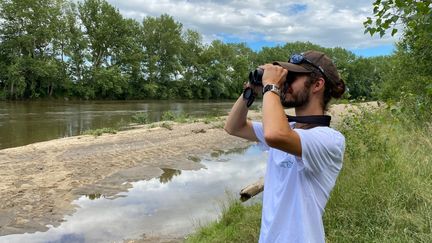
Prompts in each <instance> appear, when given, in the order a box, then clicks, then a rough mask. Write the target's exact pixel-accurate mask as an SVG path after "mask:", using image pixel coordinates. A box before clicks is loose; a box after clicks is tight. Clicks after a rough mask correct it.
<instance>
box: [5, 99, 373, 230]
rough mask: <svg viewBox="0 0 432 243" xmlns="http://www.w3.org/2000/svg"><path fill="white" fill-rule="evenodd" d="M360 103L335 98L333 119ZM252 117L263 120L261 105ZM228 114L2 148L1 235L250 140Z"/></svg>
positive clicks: (54, 221)
mask: <svg viewBox="0 0 432 243" xmlns="http://www.w3.org/2000/svg"><path fill="white" fill-rule="evenodd" d="M366 105H368V106H369V105H370V106H377V103H376V102H373V103H368V104H366ZM353 109H354V110H355V109H357V108H355V107H354V108H353V107H351V106H349V105H334V106H332V108H331V109H330V110H329V112H328V113H329V114H330V115H332V124H337V123H339V122H340V119H341V118H340V117H341V116H343V115H344V114H346V113H350V112H352V111H353ZM289 113H292V111H289ZM249 117H250V118H252V119H254V120H259V119H260V113H259V112H254V111H251V112H249ZM223 121H224V118H221V119H220V121H214V122H211V123H208V124H206V123H204V122H194V123H189V124H172V125H171V127H172V129H171V130H170V129H167V128H163V127H155V128H149V126H142V127H139V128H135V129H131V130H127V131H121V132H118V133H117V134H104V135H102V136H99V137H94V136H77V137H69V138H63V139H56V140H51V141H47V142H41V143H35V144H30V145H27V146H23V147H17V148H10V149H4V150H0V178H1V180H0V193H1V195H0V236H2V235H8V234H17V233H24V232H29V233H31V232H36V231H46V230H48V228H47V227H46V225H48V224H49V225H53V226H58V225H59V224H60V223H61V222H62V220H63V218H64V216H65V215H66V214H71V213H73V212H74V210H75V208H74V205H72V204H71V202H72V201H73V200H75V199H77V198H79V197H80V196H82V195H89V196H90V195H98V194H101V195H104V196H105V197H114V196H115V195H116V194H118V193H119V192H122V191H126V190H127V189H128V188H129V187H130V184H128V183H126V184H125V183H124V182H133V181H138V180H148V179H151V178H155V177H158V176H160V175H161V174H162V172H163V171H162V170H161V169H160V168H171V169H178V170H196V169H199V168H202V167H203V165H202V164H201V163H199V160H200V158H202V157H203V156H205V155H206V154H209V153H212V152H215V151H216V152H221V151H228V150H231V149H234V148H244V147H247V146H249V145H250V143H249V142H247V141H245V140H243V139H239V138H235V137H232V136H229V135H228V134H226V133H225V131H224V130H223V129H222V127H223ZM333 126H334V125H333Z"/></svg>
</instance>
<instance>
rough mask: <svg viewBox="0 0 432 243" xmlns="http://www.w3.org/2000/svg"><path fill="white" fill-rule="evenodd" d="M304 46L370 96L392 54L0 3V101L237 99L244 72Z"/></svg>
mask: <svg viewBox="0 0 432 243" xmlns="http://www.w3.org/2000/svg"><path fill="white" fill-rule="evenodd" d="M309 49H315V50H321V51H324V52H326V53H327V54H328V55H330V56H331V57H332V58H333V59H334V60H335V61H336V63H337V66H338V68H339V69H340V70H341V73H342V75H343V77H344V79H345V81H346V83H347V86H348V88H349V92H348V94H347V98H354V99H357V98H366V99H371V98H375V97H376V90H377V88H376V87H379V86H380V82H381V81H382V77H383V75H385V74H386V73H388V70H389V65H390V64H391V60H392V58H391V57H376V58H361V57H357V56H355V55H354V54H353V53H352V52H350V51H347V50H345V49H342V48H323V47H321V46H318V45H314V44H312V43H309V42H306V43H304V42H295V43H287V44H285V45H284V46H277V47H273V48H263V49H262V50H261V51H259V52H254V51H253V50H251V49H250V48H248V47H247V46H246V45H245V44H244V43H240V44H232V43H223V42H221V41H217V40H216V41H213V42H211V43H210V44H204V43H203V41H202V37H201V35H200V34H199V33H198V32H196V31H193V30H190V29H184V28H183V25H182V24H181V23H179V22H177V21H175V20H174V19H173V18H172V17H171V16H168V15H161V16H160V17H146V18H144V19H143V20H142V22H138V21H136V20H133V19H128V18H124V17H123V16H122V15H121V14H120V12H119V10H118V9H116V8H114V7H113V6H112V5H110V4H109V3H108V2H106V1H105V0H85V1H78V2H77V3H75V1H66V0H40V1H33V0H1V1H0V99H3V100H4V99H37V98H49V97H54V98H61V97H74V98H78V99H173V98H184V99H223V98H236V97H238V95H239V93H240V91H241V89H242V84H243V83H244V82H245V81H246V80H247V77H248V73H249V71H250V70H253V69H254V68H255V67H256V66H258V65H259V64H263V63H267V62H272V61H275V60H282V61H284V60H287V59H288V58H289V56H290V55H291V54H293V53H299V52H303V51H306V50H309Z"/></svg>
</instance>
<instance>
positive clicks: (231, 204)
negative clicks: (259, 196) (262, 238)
mask: <svg viewBox="0 0 432 243" xmlns="http://www.w3.org/2000/svg"><path fill="white" fill-rule="evenodd" d="M260 222H261V205H260V204H254V205H252V206H244V205H243V204H242V203H241V202H240V201H238V200H234V199H232V198H231V199H229V201H228V204H227V205H225V206H224V207H223V208H222V215H221V217H220V218H219V220H218V221H217V222H214V223H211V224H209V225H207V226H204V227H202V228H201V229H199V231H198V233H196V234H194V235H192V236H190V237H188V239H187V240H186V242H191V243H194V242H197V243H198V242H200V243H201V242H209V243H219V242H220V243H222V242H239V243H240V242H241V243H243V242H258V237H259V226H260Z"/></svg>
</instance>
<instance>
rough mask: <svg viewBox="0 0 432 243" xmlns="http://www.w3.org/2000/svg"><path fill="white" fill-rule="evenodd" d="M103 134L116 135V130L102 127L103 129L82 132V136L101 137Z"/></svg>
mask: <svg viewBox="0 0 432 243" xmlns="http://www.w3.org/2000/svg"><path fill="white" fill-rule="evenodd" d="M104 133H110V134H116V133H117V130H116V129H114V128H107V127H104V128H99V129H91V130H87V131H84V132H83V133H82V135H93V136H95V137H98V136H101V135H102V134H104Z"/></svg>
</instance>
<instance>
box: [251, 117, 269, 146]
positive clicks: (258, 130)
mask: <svg viewBox="0 0 432 243" xmlns="http://www.w3.org/2000/svg"><path fill="white" fill-rule="evenodd" d="M252 126H253V129H254V132H255V136H256V137H257V138H258V141H259V142H258V146H259V147H260V148H261V150H263V151H268V150H269V149H270V147H269V146H268V145H267V143H266V142H265V139H264V129H263V125H262V123H261V122H252Z"/></svg>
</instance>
